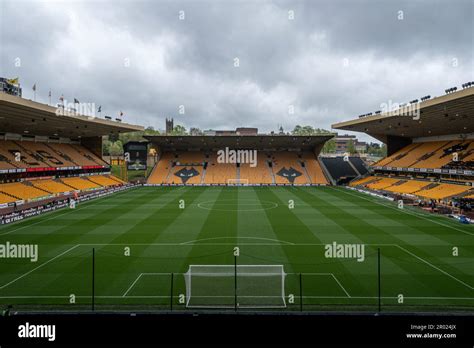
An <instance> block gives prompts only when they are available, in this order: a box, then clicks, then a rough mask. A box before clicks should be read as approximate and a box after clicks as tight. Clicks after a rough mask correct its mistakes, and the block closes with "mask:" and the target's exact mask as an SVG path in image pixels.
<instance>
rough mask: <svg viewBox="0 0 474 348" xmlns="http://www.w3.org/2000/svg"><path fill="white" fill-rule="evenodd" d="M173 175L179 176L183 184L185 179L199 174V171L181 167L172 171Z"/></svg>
mask: <svg viewBox="0 0 474 348" xmlns="http://www.w3.org/2000/svg"><path fill="white" fill-rule="evenodd" d="M174 175H176V176H177V177H178V178H180V179H181V181H182V182H183V184H186V181H188V180H189V179H191V178H192V177H193V176H197V175H199V172H198V171H197V170H196V169H194V168H191V169H188V168H183V169H180V170H178V171H177V172H176V173H174Z"/></svg>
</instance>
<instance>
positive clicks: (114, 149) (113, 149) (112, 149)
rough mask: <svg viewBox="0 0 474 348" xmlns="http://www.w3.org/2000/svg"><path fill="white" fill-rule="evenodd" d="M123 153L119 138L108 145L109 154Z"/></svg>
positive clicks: (118, 154) (117, 154)
mask: <svg viewBox="0 0 474 348" xmlns="http://www.w3.org/2000/svg"><path fill="white" fill-rule="evenodd" d="M120 155H123V145H122V142H121V141H120V140H117V141H116V142H115V143H113V144H112V146H110V156H120Z"/></svg>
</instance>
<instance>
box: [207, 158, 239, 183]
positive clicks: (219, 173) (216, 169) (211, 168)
mask: <svg viewBox="0 0 474 348" xmlns="http://www.w3.org/2000/svg"><path fill="white" fill-rule="evenodd" d="M207 160H208V162H207V167H206V173H205V176H204V183H206V184H226V183H228V180H229V179H232V180H235V179H238V178H237V166H236V165H235V164H232V163H218V162H217V155H210V156H209V158H208V159H207Z"/></svg>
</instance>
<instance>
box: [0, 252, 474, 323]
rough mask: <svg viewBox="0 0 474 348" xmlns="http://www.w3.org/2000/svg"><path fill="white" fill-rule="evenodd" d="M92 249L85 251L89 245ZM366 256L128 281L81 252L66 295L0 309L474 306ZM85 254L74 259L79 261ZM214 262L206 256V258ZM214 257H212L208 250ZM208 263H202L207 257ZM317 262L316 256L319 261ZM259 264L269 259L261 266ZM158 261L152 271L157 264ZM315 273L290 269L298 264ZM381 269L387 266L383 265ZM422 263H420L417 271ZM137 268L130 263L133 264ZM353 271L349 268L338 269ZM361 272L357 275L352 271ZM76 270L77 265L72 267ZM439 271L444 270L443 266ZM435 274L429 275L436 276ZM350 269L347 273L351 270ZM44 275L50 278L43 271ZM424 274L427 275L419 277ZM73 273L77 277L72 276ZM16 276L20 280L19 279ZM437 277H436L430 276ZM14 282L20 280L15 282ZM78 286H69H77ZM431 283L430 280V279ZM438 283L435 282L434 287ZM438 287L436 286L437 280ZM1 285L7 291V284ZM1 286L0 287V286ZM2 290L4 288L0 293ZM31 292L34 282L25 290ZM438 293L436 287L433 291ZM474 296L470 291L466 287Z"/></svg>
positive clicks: (30, 298)
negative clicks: (423, 287) (418, 288)
mask: <svg viewBox="0 0 474 348" xmlns="http://www.w3.org/2000/svg"><path fill="white" fill-rule="evenodd" d="M89 250H90V249H89ZM374 250H375V251H374V252H372V253H369V254H367V255H365V258H366V261H365V262H367V265H366V266H364V267H366V268H362V267H363V266H362V264H361V263H358V261H357V260H353V259H352V260H323V261H322V262H319V263H314V264H309V263H305V262H307V261H304V260H300V262H298V261H297V260H296V261H295V262H294V263H292V264H274V263H270V262H269V261H268V260H263V259H261V258H259V257H254V256H251V255H240V257H234V260H233V261H234V262H233V263H232V262H231V263H230V264H221V265H219V264H208V263H203V264H191V265H188V266H187V267H188V268H187V271H186V272H182V273H173V272H171V273H170V272H147V271H148V270H149V268H150V265H149V264H148V265H147V267H148V269H143V272H141V271H140V270H139V269H138V271H137V272H136V273H133V277H129V279H128V280H127V282H124V283H123V284H122V283H120V284H117V281H111V280H110V279H109V278H107V275H108V273H109V272H119V273H120V271H121V270H124V272H125V271H126V270H127V268H125V267H122V266H121V264H120V262H123V261H120V259H119V258H120V257H123V255H120V256H119V255H118V254H111V253H110V252H105V251H103V250H99V251H97V252H96V251H95V249H93V250H92V252H90V251H86V253H87V255H86V257H87V260H88V261H87V263H86V262H83V263H84V269H81V270H80V271H78V272H77V275H74V278H71V284H69V285H70V286H69V287H70V290H69V292H66V291H62V292H61V291H58V290H57V289H47V290H48V291H49V292H46V293H41V292H38V293H35V294H33V293H19V294H13V293H10V294H8V295H5V296H4V295H3V293H0V300H1V305H0V308H3V310H4V314H5V315H6V314H9V313H13V312H16V311H19V312H22V311H25V312H26V311H40V312H48V311H110V310H111V311H126V312H135V311H153V312H155V311H200V310H216V311H279V312H310V311H325V312H326V311H333V312H354V311H367V312H420V311H443V312H447V311H448V312H449V311H466V312H472V311H473V310H474V299H473V298H472V296H469V292H470V291H471V290H470V289H468V288H467V287H469V286H470V285H469V284H467V283H464V284H463V281H462V280H461V279H458V278H456V277H455V276H453V275H450V274H443V272H439V271H436V269H435V268H439V267H438V266H436V265H432V266H433V267H435V268H433V267H430V265H427V264H425V263H423V262H417V263H415V262H413V261H410V260H407V261H406V263H405V264H403V265H402V266H403V267H406V268H413V269H417V268H418V271H420V272H421V271H423V270H427V269H433V271H436V272H439V274H441V276H442V277H443V281H449V280H451V281H452V283H450V286H452V287H453V289H454V288H455V286H456V285H457V286H459V288H463V289H464V290H465V293H466V294H468V295H460V294H456V293H453V295H454V296H441V295H438V296H428V295H425V296H423V294H421V293H415V292H414V290H413V289H415V288H412V287H411V284H410V281H414V280H413V279H411V278H400V280H398V279H394V277H395V276H396V275H395V274H394V270H395V268H393V267H392V266H391V264H392V263H393V262H394V261H400V260H399V258H397V257H398V256H397V254H393V255H387V256H384V258H383V263H381V260H382V257H381V252H380V249H374ZM84 254H85V253H84V252H81V253H80V255H77V256H76V257H82V258H84V257H85V256H84ZM241 258H244V259H245V261H251V260H253V261H259V262H260V263H254V264H238V262H237V261H238V260H240V259H241ZM211 259H212V258H211ZM121 260H123V259H121ZM214 260H215V255H214ZM73 261H77V259H76V260H74V256H72V255H71V256H67V254H66V255H64V256H63V257H61V258H58V259H56V260H54V261H52V262H51V263H49V264H48V265H47V266H48V267H53V268H52V269H54V266H55V265H54V263H57V264H61V263H62V264H65V263H67V262H71V263H72V264H73ZM206 261H207V260H206ZM320 261H321V260H320ZM264 262H267V264H265V263H264ZM160 263H161V262H156V265H157V266H156V268H157V269H159V264H160ZM297 266H298V267H300V268H304V269H312V270H314V271H315V272H301V273H300V272H294V271H293V268H296V267H297ZM384 267H385V269H384ZM422 267H424V268H422ZM135 268H136V267H135ZM345 269H351V270H352V273H351V272H346V271H344V270H345ZM358 269H360V270H363V271H362V272H359V273H358V274H359V275H358V276H357V277H355V276H354V274H356V273H355V272H356V271H357V270H358ZM75 270H76V271H77V270H78V269H77V268H76V269H75ZM441 271H442V270H441ZM436 272H435V273H434V274H435V275H436V274H438V273H436ZM349 273H351V274H349ZM47 276H48V277H49V275H47ZM425 276H426V274H425ZM76 277H77V278H76ZM19 279H20V278H19ZM436 279H438V278H436ZM20 280H27V281H28V284H34V283H38V284H41V276H40V274H37V275H35V272H31V273H29V274H25V275H24V276H23V277H21V279H20ZM20 280H19V281H20ZM76 284H77V286H80V289H77V290H73V289H74V288H75V286H76ZM433 284H436V283H433ZM438 285H440V284H438ZM441 285H442V284H441ZM2 288H3V289H7V288H8V286H7V287H5V285H3V286H2ZM0 289H1V288H0ZM3 289H2V290H3ZM28 290H29V291H30V292H31V291H35V289H34V287H32V288H30V289H28ZM434 292H435V293H436V290H434ZM471 294H472V292H471Z"/></svg>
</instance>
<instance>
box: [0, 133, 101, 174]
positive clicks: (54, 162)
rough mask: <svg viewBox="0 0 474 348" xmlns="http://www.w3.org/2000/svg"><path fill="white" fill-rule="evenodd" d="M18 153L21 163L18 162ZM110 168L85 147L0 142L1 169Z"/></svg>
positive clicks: (10, 141) (9, 141) (29, 142)
mask: <svg viewBox="0 0 474 348" xmlns="http://www.w3.org/2000/svg"><path fill="white" fill-rule="evenodd" d="M16 153H19V154H20V161H16ZM74 166H108V164H107V163H106V162H105V161H103V160H102V159H100V158H99V157H98V156H96V155H94V154H93V153H92V152H91V151H89V150H88V149H86V148H85V147H83V146H81V145H77V144H59V143H40V142H33V141H12V140H6V141H0V169H12V168H22V169H26V168H41V167H54V168H58V167H74Z"/></svg>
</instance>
